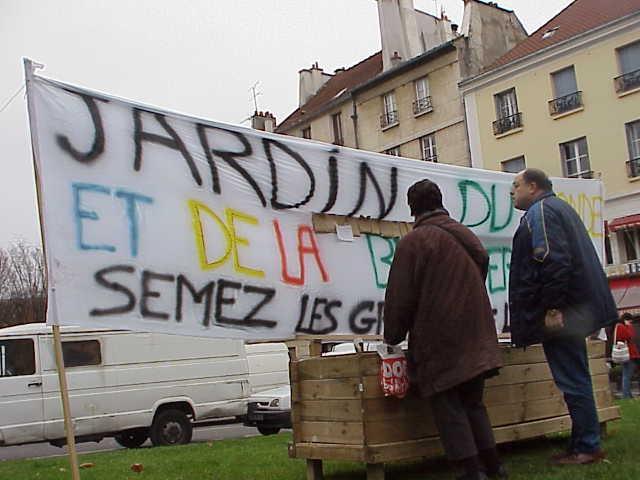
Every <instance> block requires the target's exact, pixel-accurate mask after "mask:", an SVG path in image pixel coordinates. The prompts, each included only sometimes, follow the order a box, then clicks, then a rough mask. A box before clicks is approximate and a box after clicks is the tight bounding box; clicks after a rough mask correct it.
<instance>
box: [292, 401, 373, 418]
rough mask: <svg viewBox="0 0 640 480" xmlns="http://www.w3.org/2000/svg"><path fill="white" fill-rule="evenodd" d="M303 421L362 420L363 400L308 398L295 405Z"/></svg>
mask: <svg viewBox="0 0 640 480" xmlns="http://www.w3.org/2000/svg"><path fill="white" fill-rule="evenodd" d="M295 409H296V410H297V411H298V413H299V415H300V420H302V421H325V422H342V421H350V422H355V421H362V420H363V414H362V402H361V401H360V399H349V400H307V401H305V402H301V403H300V404H298V405H296V406H295Z"/></svg>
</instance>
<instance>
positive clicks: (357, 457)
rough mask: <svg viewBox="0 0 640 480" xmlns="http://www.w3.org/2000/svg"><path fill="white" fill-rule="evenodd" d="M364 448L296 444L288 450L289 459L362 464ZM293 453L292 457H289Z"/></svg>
mask: <svg viewBox="0 0 640 480" xmlns="http://www.w3.org/2000/svg"><path fill="white" fill-rule="evenodd" d="M364 452H365V447H364V446H362V445H336V444H335V443H316V442H314V443H309V442H303V443H298V444H297V445H296V446H295V450H294V451H293V452H292V451H291V450H290V455H289V456H290V457H291V458H317V459H326V460H345V461H351V462H364V461H365V460H366V459H365V456H364ZM291 453H293V455H291Z"/></svg>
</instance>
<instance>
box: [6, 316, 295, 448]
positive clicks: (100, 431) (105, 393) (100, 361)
mask: <svg viewBox="0 0 640 480" xmlns="http://www.w3.org/2000/svg"><path fill="white" fill-rule="evenodd" d="M61 333H62V350H63V354H64V362H65V367H66V368H65V369H66V372H67V382H68V387H69V399H70V405H71V414H72V417H73V422H74V429H75V435H76V438H77V441H79V442H82V441H100V440H101V439H102V438H105V437H114V438H115V440H116V441H117V442H118V443H119V444H121V445H122V446H125V447H130V448H133V447H138V446H140V445H142V444H143V443H144V442H145V441H146V440H147V438H150V439H151V442H152V443H153V444H154V445H172V444H184V443H188V442H189V441H190V440H191V437H192V432H193V427H194V423H195V422H200V421H202V420H212V419H222V418H229V417H235V418H237V419H239V420H240V419H242V418H244V416H245V415H246V413H247V406H248V402H249V398H250V396H251V393H252V391H262V390H268V389H269V388H273V387H275V386H280V385H283V384H285V385H286V384H287V383H288V364H287V363H286V362H287V358H288V357H287V350H286V347H285V346H284V345H283V344H262V345H261V346H259V347H252V346H246V347H245V345H244V343H243V342H242V341H240V340H229V339H211V338H196V337H181V336H175V335H164V334H156V333H141V332H129V331H122V330H108V329H83V328H77V327H62V328H61ZM283 365H284V369H283ZM250 366H251V367H250ZM252 380H253V381H254V382H255V384H256V385H255V387H252V383H251V382H252ZM270 382H273V383H270ZM42 441H48V442H50V443H52V444H54V445H58V446H61V445H64V443H66V439H65V432H64V423H63V414H62V404H61V401H60V388H59V382H58V374H57V370H56V365H55V355H54V349H53V335H52V332H51V329H50V328H49V327H47V326H46V325H44V324H27V325H20V326H16V327H9V328H4V329H0V445H16V444H24V443H33V442H42Z"/></svg>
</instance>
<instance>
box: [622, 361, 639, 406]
mask: <svg viewBox="0 0 640 480" xmlns="http://www.w3.org/2000/svg"><path fill="white" fill-rule="evenodd" d="M635 369H636V362H635V361H634V360H629V361H628V362H624V363H623V364H622V398H631V397H632V395H631V378H632V377H633V372H634V371H635Z"/></svg>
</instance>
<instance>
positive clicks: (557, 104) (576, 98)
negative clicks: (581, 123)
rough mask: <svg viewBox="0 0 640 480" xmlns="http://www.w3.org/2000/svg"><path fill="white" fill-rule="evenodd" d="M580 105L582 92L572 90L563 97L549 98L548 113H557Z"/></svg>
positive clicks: (568, 110)
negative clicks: (572, 91)
mask: <svg viewBox="0 0 640 480" xmlns="http://www.w3.org/2000/svg"><path fill="white" fill-rule="evenodd" d="M580 107H582V92H574V93H570V94H569V95H565V96H563V97H558V98H554V99H553V100H549V113H550V114H551V115H559V114H561V113H565V112H570V111H571V110H575V109H576V108H580Z"/></svg>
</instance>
